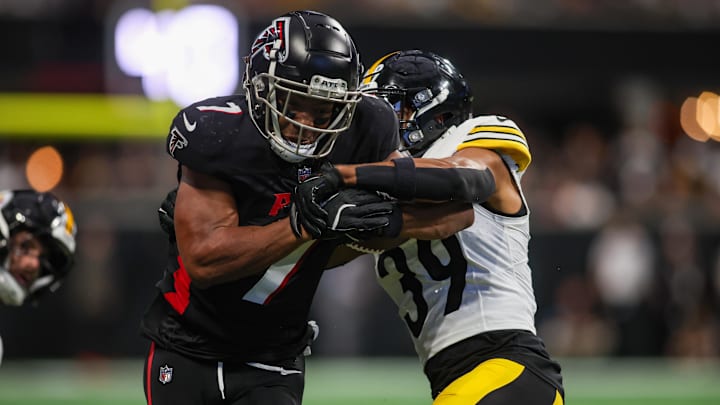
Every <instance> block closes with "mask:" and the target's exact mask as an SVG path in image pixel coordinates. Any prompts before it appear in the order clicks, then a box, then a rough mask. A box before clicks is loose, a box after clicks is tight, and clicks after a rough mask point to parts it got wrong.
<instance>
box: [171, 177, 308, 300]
mask: <svg viewBox="0 0 720 405" xmlns="http://www.w3.org/2000/svg"><path fill="white" fill-rule="evenodd" d="M182 173H183V174H182V179H181V181H180V186H179V188H178V193H177V200H176V202H175V234H176V238H177V246H178V250H179V252H180V256H181V258H182V261H183V264H184V265H185V269H186V270H187V272H188V275H189V276H190V278H191V279H192V281H193V283H194V284H196V285H197V286H198V287H200V288H207V287H210V286H213V285H217V284H222V283H227V282H230V281H234V280H238V279H241V278H244V277H248V276H251V275H253V274H257V273H261V272H263V271H265V269H267V268H268V267H269V266H270V265H272V264H273V263H275V262H277V261H278V260H280V259H282V258H283V257H285V256H287V255H288V254H290V253H291V252H292V251H294V250H295V249H297V248H298V247H299V246H301V245H302V244H304V243H306V242H308V241H310V240H311V238H310V236H309V235H308V234H306V233H304V234H303V237H302V238H300V239H298V238H296V237H295V235H294V234H293V232H292V230H291V229H290V222H289V219H288V218H284V219H281V220H278V221H275V222H273V223H270V224H268V225H265V226H238V225H237V224H238V220H239V216H238V212H237V207H236V205H235V199H234V197H233V195H232V192H231V190H230V186H229V184H227V183H226V182H224V181H221V180H219V179H217V178H214V177H212V176H208V175H206V174H202V173H199V172H196V171H193V170H191V169H190V168H188V167H186V166H183V167H182Z"/></svg>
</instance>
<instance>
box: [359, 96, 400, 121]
mask: <svg viewBox="0 0 720 405" xmlns="http://www.w3.org/2000/svg"><path fill="white" fill-rule="evenodd" d="M355 114H356V119H357V120H358V121H359V122H363V123H366V124H368V125H370V124H374V125H379V126H383V127H387V126H392V124H393V123H394V122H397V115H395V110H393V108H392V106H391V105H390V103H388V102H387V101H386V100H384V99H382V98H379V97H376V96H374V95H372V94H363V97H362V98H361V99H360V101H359V102H358V105H357V108H356V112H355Z"/></svg>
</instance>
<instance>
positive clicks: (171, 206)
mask: <svg viewBox="0 0 720 405" xmlns="http://www.w3.org/2000/svg"><path fill="white" fill-rule="evenodd" d="M176 197H177V188H175V189H172V190H171V191H170V192H169V193H167V195H166V196H165V199H164V200H163V202H162V203H161V204H160V208H158V219H159V220H160V228H162V230H163V231H165V233H166V234H168V238H170V240H171V241H175V220H174V217H175V198H176Z"/></svg>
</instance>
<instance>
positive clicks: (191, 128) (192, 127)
mask: <svg viewBox="0 0 720 405" xmlns="http://www.w3.org/2000/svg"><path fill="white" fill-rule="evenodd" d="M183 121H185V129H187V130H188V132H192V131H194V130H195V127H196V126H197V121H195V122H193V123H192V124H191V123H190V121H188V118H187V115H185V113H183Z"/></svg>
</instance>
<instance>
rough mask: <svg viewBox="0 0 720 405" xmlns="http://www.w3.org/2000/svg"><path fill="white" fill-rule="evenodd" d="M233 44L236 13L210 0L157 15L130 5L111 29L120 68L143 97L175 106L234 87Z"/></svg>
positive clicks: (237, 63)
mask: <svg viewBox="0 0 720 405" xmlns="http://www.w3.org/2000/svg"><path fill="white" fill-rule="evenodd" d="M239 43H240V39H239V27H238V19H237V18H236V16H235V15H234V14H233V13H232V12H231V11H229V10H228V9H226V8H224V7H221V6H218V5H211V4H202V5H192V6H188V7H185V8H182V9H181V10H179V11H171V10H163V11H161V12H158V13H153V12H152V11H150V10H146V9H140V8H134V9H130V10H127V11H125V12H124V13H122V15H120V17H119V18H118V19H117V23H116V25H115V29H114V49H115V59H116V62H117V65H118V67H119V68H120V70H121V71H122V72H124V73H125V74H127V75H129V76H134V77H140V78H141V81H142V88H143V91H144V93H145V95H146V96H147V97H148V98H150V99H152V100H166V99H171V100H173V101H174V102H175V103H176V104H178V105H180V106H186V105H188V104H190V103H192V102H194V101H197V100H200V99H204V98H207V97H212V96H218V95H227V94H232V93H234V92H235V91H236V89H237V87H238V83H239V78H240V74H241V72H240V69H241V66H240V59H239V57H238V44H239Z"/></svg>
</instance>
